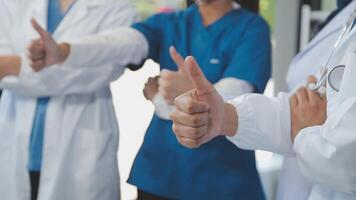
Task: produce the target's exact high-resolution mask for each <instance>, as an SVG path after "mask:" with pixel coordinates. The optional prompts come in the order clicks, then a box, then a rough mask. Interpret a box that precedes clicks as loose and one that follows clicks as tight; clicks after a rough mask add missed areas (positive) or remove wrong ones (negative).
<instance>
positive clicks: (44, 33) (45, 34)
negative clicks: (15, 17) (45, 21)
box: [31, 19, 51, 41]
mask: <svg viewBox="0 0 356 200" xmlns="http://www.w3.org/2000/svg"><path fill="white" fill-rule="evenodd" d="M31 24H32V27H33V28H34V29H35V30H36V31H37V33H38V34H39V35H40V37H41V39H42V40H44V41H46V40H48V39H50V38H51V36H50V34H49V33H48V32H47V31H45V30H44V29H43V28H42V27H41V26H40V25H39V24H38V22H37V21H36V20H35V19H31Z"/></svg>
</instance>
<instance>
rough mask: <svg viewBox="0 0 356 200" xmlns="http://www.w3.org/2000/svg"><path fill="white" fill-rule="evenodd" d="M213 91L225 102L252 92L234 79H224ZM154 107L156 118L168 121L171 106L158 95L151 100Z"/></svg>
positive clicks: (251, 88) (241, 82)
mask: <svg viewBox="0 0 356 200" xmlns="http://www.w3.org/2000/svg"><path fill="white" fill-rule="evenodd" d="M214 87H215V89H216V90H217V91H218V92H219V94H220V95H221V96H222V97H223V98H224V100H225V101H227V100H230V99H232V98H234V97H236V96H240V95H242V94H245V93H251V92H253V90H254V88H253V86H252V85H251V84H250V83H248V82H247V81H244V80H240V79H236V78H224V79H221V80H220V81H219V82H217V83H216V84H215V85H214ZM152 103H153V105H154V106H155V113H156V115H157V116H158V117H160V118H161V119H165V120H170V119H169V114H170V113H171V112H172V111H173V106H170V105H168V104H167V102H166V101H165V100H164V98H163V97H162V95H160V94H159V93H157V94H156V96H155V97H154V98H153V100H152Z"/></svg>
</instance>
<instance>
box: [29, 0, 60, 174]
mask: <svg viewBox="0 0 356 200" xmlns="http://www.w3.org/2000/svg"><path fill="white" fill-rule="evenodd" d="M65 14H66V13H63V12H62V10H61V8H60V4H59V0H49V1H48V18H47V31H48V32H49V33H52V34H53V33H54V31H55V30H56V29H57V27H58V25H59V24H60V23H61V21H62V19H63V18H64V16H65ZM49 100H50V98H48V97H46V98H39V99H38V100H37V106H36V110H35V116H34V120H33V125H32V132H31V138H30V146H29V148H30V149H29V161H28V166H27V168H28V170H29V171H31V172H39V171H41V167H42V154H43V153H42V152H43V141H44V129H45V119H46V112H47V106H48V102H49Z"/></svg>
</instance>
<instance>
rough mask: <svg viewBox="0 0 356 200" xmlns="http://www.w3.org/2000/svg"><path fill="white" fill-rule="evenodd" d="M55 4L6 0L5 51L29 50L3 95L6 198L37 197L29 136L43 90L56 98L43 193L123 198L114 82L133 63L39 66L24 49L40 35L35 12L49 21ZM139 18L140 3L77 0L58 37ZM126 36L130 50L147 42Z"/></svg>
mask: <svg viewBox="0 0 356 200" xmlns="http://www.w3.org/2000/svg"><path fill="white" fill-rule="evenodd" d="M47 4H48V0H31V1H29V0H11V1H8V0H0V54H1V55H4V54H16V55H21V56H22V66H21V72H20V75H19V76H18V77H5V78H3V79H2V80H1V81H0V87H1V88H3V89H5V90H4V93H3V96H2V98H1V103H0V152H1V153H0V177H1V178H0V199H4V200H5V199H6V200H29V199H30V184H29V177H28V171H27V162H28V149H29V139H30V133H31V128H32V123H33V118H34V111H35V107H36V98H37V97H43V96H51V100H50V102H49V105H48V110H47V116H46V121H45V137H44V149H43V162H42V170H41V180H40V181H41V183H40V190H39V196H38V199H39V200H64V199H65V200H82V199H83V200H84V199H85V200H97V199H103V200H112V199H120V194H119V191H120V189H119V173H118V162H117V150H118V126H117V121H116V117H115V112H114V106H113V103H112V98H111V92H110V88H109V84H110V82H111V81H114V80H115V79H117V78H118V77H119V76H120V75H121V74H122V73H123V71H124V66H125V64H128V63H125V61H122V62H116V63H113V62H112V63H106V64H105V65H100V66H95V65H93V66H90V67H89V66H85V68H84V67H83V66H77V65H64V64H63V65H61V66H51V67H49V68H47V69H45V70H43V71H41V72H39V73H34V72H33V71H32V70H31V68H30V67H29V65H28V61H27V59H26V57H25V56H24V55H25V53H26V47H27V45H28V44H29V42H30V41H31V40H32V39H37V38H38V35H37V34H36V33H35V31H34V30H33V29H32V27H31V25H30V19H31V18H32V17H33V18H35V19H36V20H37V21H38V22H39V23H40V24H41V25H43V26H44V27H46V26H45V24H46V19H47ZM135 19H136V13H135V11H134V9H133V7H132V6H130V5H129V4H128V3H126V2H124V1H121V0H77V2H76V3H75V5H74V6H73V7H72V9H71V10H70V11H69V13H67V15H66V17H65V18H64V19H63V21H62V22H61V24H60V25H59V27H58V28H57V30H56V31H55V33H54V35H53V36H54V38H55V39H56V40H57V41H63V40H72V39H76V38H82V37H84V36H88V35H92V34H97V33H100V32H103V31H106V30H109V29H113V28H115V27H123V26H129V25H130V24H131V23H132V22H133V21H134V20H135ZM123 29H124V28H123ZM127 34H130V32H129V31H128V32H127ZM129 43H130V45H128V44H129ZM126 44H127V48H125V52H127V54H129V55H133V54H134V52H136V53H138V54H139V53H140V51H141V49H142V48H145V47H142V45H138V44H136V43H135V41H127V42H126ZM130 61H132V63H135V64H138V63H140V61H141V60H139V59H135V58H131V59H130ZM93 64H95V63H93Z"/></svg>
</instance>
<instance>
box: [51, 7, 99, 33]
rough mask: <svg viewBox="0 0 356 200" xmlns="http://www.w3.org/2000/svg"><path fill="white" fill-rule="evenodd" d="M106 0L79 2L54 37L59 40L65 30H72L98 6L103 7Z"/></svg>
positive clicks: (64, 19) (69, 12)
mask: <svg viewBox="0 0 356 200" xmlns="http://www.w3.org/2000/svg"><path fill="white" fill-rule="evenodd" d="M104 1H105V0H77V2H75V4H74V5H73V7H72V8H71V10H69V11H68V13H67V15H66V16H65V17H64V18H63V21H62V22H61V23H60V24H59V26H58V28H57V30H56V31H55V33H54V35H53V36H54V37H55V38H58V37H59V36H60V35H62V33H63V32H64V31H65V30H68V29H70V28H71V26H74V25H75V24H78V22H80V21H81V20H82V19H84V18H85V16H87V14H88V12H90V9H91V8H93V7H96V6H101V5H103V4H104V3H105V2H104Z"/></svg>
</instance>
